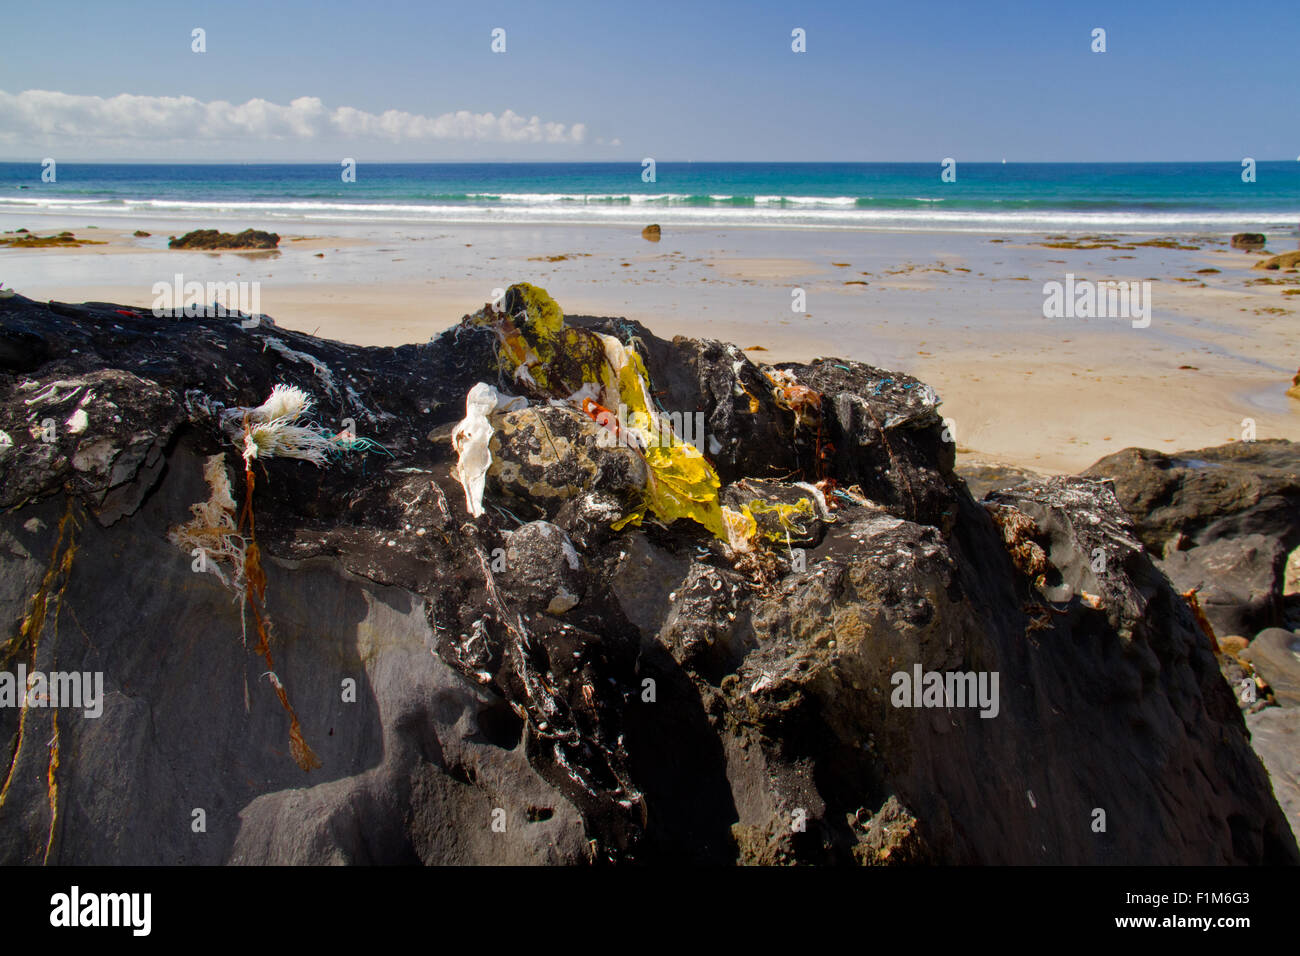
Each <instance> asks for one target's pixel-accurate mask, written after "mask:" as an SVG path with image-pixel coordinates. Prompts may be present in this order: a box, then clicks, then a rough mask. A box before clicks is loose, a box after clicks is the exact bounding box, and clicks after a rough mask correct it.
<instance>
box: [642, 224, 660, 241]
mask: <svg viewBox="0 0 1300 956" xmlns="http://www.w3.org/2000/svg"><path fill="white" fill-rule="evenodd" d="M641 238H642V239H649V240H650V241H651V242H658V241H659V227H658V226H657V225H649V226H646V227H645V228H644V229H642V230H641Z"/></svg>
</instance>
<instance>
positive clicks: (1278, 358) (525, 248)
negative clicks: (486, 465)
mask: <svg viewBox="0 0 1300 956" xmlns="http://www.w3.org/2000/svg"><path fill="white" fill-rule="evenodd" d="M90 224H91V223H90V222H89V221H82V220H74V219H71V218H69V217H67V216H61V217H56V216H33V215H25V216H23V217H22V218H21V219H19V217H16V216H8V217H4V218H0V229H3V230H13V229H15V228H17V227H19V226H24V227H26V228H28V229H31V230H32V231H33V232H36V233H39V234H41V235H49V234H52V233H57V232H60V231H63V230H65V229H66V230H71V231H73V232H74V233H75V234H76V235H77V236H78V237H79V238H92V239H97V240H107V244H106V245H102V246H84V247H82V248H80V249H55V250H50V249H37V250H20V249H0V280H3V281H4V283H5V285H6V286H7V287H10V288H16V289H17V290H18V291H20V292H22V293H23V294H25V295H29V296H31V297H33V298H38V299H60V300H63V301H83V300H100V301H113V302H121V303H125V304H129V305H135V306H139V307H145V308H147V307H149V306H150V305H151V304H152V301H153V292H152V289H153V284H154V283H155V282H160V281H162V282H171V281H172V279H173V276H174V275H175V274H176V273H181V274H182V275H184V277H185V279H187V280H191V279H192V280H198V281H201V282H209V281H212V282H227V281H247V282H256V283H258V290H259V292H260V308H261V311H262V312H264V313H266V314H267V315H270V316H272V317H273V318H274V319H275V321H276V322H277V323H279V324H280V325H282V326H286V327H289V328H294V329H298V330H301V331H304V332H310V333H315V334H318V335H322V336H327V337H330V338H336V339H342V340H344V341H349V342H355V343H358V344H363V345H398V344H402V343H406V342H419V341H426V340H427V339H429V338H430V337H431V336H433V335H436V334H437V333H438V332H439V331H441V330H442V329H444V328H447V327H448V326H450V325H453V324H455V322H457V321H458V320H459V318H460V317H461V316H462V315H463V314H465V313H467V312H470V311H473V310H475V309H477V308H479V307H480V306H481V305H482V304H483V303H484V302H486V301H488V300H489V299H491V298H492V296H493V291H494V290H495V289H497V288H502V287H504V286H506V285H509V284H510V283H511V282H515V281H528V282H533V283H536V284H538V285H541V286H543V287H545V288H546V289H547V290H548V291H549V292H550V293H551V294H552V295H553V296H554V297H555V299H556V300H557V301H558V302H559V303H560V304H561V305H562V306H563V307H564V309H565V311H566V312H569V313H570V314H594V315H616V316H624V317H627V318H631V319H637V320H639V321H641V322H643V323H645V324H646V325H647V326H648V327H649V328H651V329H652V330H653V331H654V332H656V333H657V334H659V335H662V336H671V335H675V334H682V335H691V336H697V337H707V338H718V339H723V340H727V341H734V342H736V343H737V344H739V345H740V346H741V347H742V348H752V347H755V346H761V347H762V349H764V350H765V351H764V350H754V351H751V352H750V353H749V354H750V356H751V357H752V358H753V359H754V360H755V361H760V362H775V361H781V360H806V359H809V358H812V357H815V356H831V355H835V356H840V357H844V358H851V359H858V360H861V361H865V362H869V363H872V364H875V365H879V366H882V367H885V368H890V369H895V370H898V371H903V372H908V373H910V374H914V375H917V376H918V377H920V378H921V379H923V380H925V381H926V382H928V383H930V384H931V385H933V386H934V387H935V388H936V389H937V390H938V392H939V394H940V395H941V396H942V398H943V400H944V404H943V409H942V410H943V413H944V415H945V416H946V417H948V418H949V419H951V422H952V426H953V430H954V432H955V434H956V437H957V443H958V448H959V451H960V453H961V454H962V456H963V457H965V458H969V459H978V460H983V461H991V462H998V463H1003V464H1009V465H1016V466H1021V467H1027V468H1032V469H1035V470H1040V471H1047V472H1067V471H1078V470H1081V469H1082V468H1085V467H1087V466H1088V465H1089V464H1091V463H1092V462H1093V461H1095V460H1096V459H1097V458H1100V457H1101V456H1103V455H1105V454H1109V453H1110V452H1112V451H1117V450H1119V449H1120V448H1124V447H1127V446H1130V445H1141V446H1145V447H1150V448H1157V449H1162V450H1173V449H1186V448H1196V447H1202V446H1207V445H1215V444H1220V443H1222V442H1225V441H1230V440H1239V439H1240V438H1241V437H1242V434H1243V425H1242V422H1243V419H1252V420H1253V422H1254V426H1255V431H1256V435H1257V437H1259V438H1273V437H1279V438H1290V439H1292V440H1300V402H1297V401H1295V400H1292V399H1288V398H1286V396H1285V391H1286V388H1287V387H1288V386H1289V384H1290V378H1291V376H1292V374H1294V372H1295V368H1296V365H1297V364H1300V323H1297V321H1296V318H1297V313H1300V296H1298V295H1285V294H1284V293H1285V291H1286V290H1289V289H1300V275H1296V274H1285V273H1275V272H1263V271H1261V270H1252V269H1251V266H1252V265H1253V264H1254V263H1255V262H1256V261H1257V260H1258V259H1259V258H1260V256H1257V255H1252V254H1247V253H1242V252H1238V251H1236V250H1231V249H1229V248H1228V245H1227V237H1226V236H1215V237H1204V238H1203V239H1201V240H1192V239H1184V240H1183V241H1182V242H1181V243H1180V244H1183V245H1194V246H1197V247H1198V248H1196V249H1172V248H1163V247H1160V246H1147V247H1139V248H1136V249H1133V250H1115V249H1111V248H1102V249H1093V250H1088V249H1072V248H1067V249H1061V248H1050V247H1049V245H1050V243H1048V242H1045V240H1046V237H1044V236H1042V235H1009V234H997V235H991V234H980V233H957V232H951V233H940V232H934V233H897V232H895V233H891V232H883V231H879V232H866V231H857V230H854V231H849V230H844V231H829V230H804V229H725V230H720V229H713V228H696V229H674V230H671V231H667V232H665V233H664V235H663V238H662V240H661V241H660V242H658V243H651V242H648V241H646V240H644V239H642V238H641V236H640V234H639V232H638V231H636V230H629V229H627V228H625V227H616V226H572V225H565V226H522V225H509V226H507V225H501V226H483V225H476V226H449V225H410V226H407V225H394V224H383V225H378V224H376V225H361V224H347V225H342V224H332V223H331V224H329V225H328V226H323V225H321V224H317V223H307V224H303V223H297V224H288V223H257V222H242V221H240V222H204V223H177V222H174V221H162V222H148V221H144V220H141V221H139V222H132V223H129V224H128V225H126V226H124V225H123V223H122V221H121V220H114V221H112V222H105V223H100V224H99V225H100V228H98V229H88V228H87V226H88V225H90ZM249 225H252V226H253V227H255V228H271V229H273V230H275V231H277V232H279V233H280V234H281V236H282V241H281V243H280V249H279V250H277V251H275V252H271V253H220V254H218V253H204V252H189V251H177V250H168V249H166V237H167V236H168V235H172V234H176V235H179V234H181V233H183V232H185V231H188V230H189V229H191V228H200V227H203V228H207V227H214V228H221V229H223V230H226V231H232V230H238V229H242V228H245V227H247V226H249ZM136 228H141V229H144V230H146V231H148V232H150V233H152V236H150V237H149V238H148V239H136V238H134V237H132V235H131V233H132V232H133V231H134V230H135V229H136ZM1143 238H1149V237H1143ZM1294 247H1295V239H1294V238H1290V239H1285V240H1280V241H1276V242H1274V243H1272V244H1271V246H1270V249H1271V251H1274V252H1277V251H1284V250H1286V249H1290V248H1294ZM1206 269H1215V270H1218V271H1217V272H1204V271H1201V270H1206ZM1067 273H1069V274H1073V275H1074V276H1075V277H1076V278H1078V279H1085V278H1086V279H1092V280H1120V281H1126V280H1151V283H1152V284H1151V297H1152V317H1151V323H1150V325H1149V327H1147V328H1134V327H1133V326H1132V324H1131V323H1130V322H1128V321H1127V320H1124V319H1109V318H1108V319H1047V318H1044V316H1043V300H1044V292H1043V285H1044V283H1045V282H1050V281H1062V280H1063V279H1064V277H1065V275H1066V274H1067ZM1260 279H1270V280H1272V282H1271V283H1261V282H1260V281H1259V280H1260ZM800 305H802V308H801V309H799V308H798V306H800ZM1183 366H1191V367H1190V368H1184V367H1183Z"/></svg>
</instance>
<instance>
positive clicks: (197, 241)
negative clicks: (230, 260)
mask: <svg viewBox="0 0 1300 956" xmlns="http://www.w3.org/2000/svg"><path fill="white" fill-rule="evenodd" d="M279 245H280V236H279V234H278V233H274V232H263V231H262V230H260V229H245V230H244V231H243V232H218V231H217V230H216V229H195V230H193V231H192V232H187V233H185V235H183V236H181V237H180V238H179V239H176V238H173V239H170V240H168V242H167V248H169V249H213V250H226V249H274V248H276V247H277V246H279Z"/></svg>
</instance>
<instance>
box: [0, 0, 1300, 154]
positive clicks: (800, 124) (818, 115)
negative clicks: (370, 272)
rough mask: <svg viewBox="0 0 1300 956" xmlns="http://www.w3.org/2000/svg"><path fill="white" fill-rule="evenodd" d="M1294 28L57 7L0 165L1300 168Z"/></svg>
mask: <svg viewBox="0 0 1300 956" xmlns="http://www.w3.org/2000/svg"><path fill="white" fill-rule="evenodd" d="M1289 19H1290V13H1288V12H1287V8H1285V7H1275V8H1273V9H1272V10H1271V11H1270V10H1269V9H1268V8H1264V7H1250V8H1244V7H1239V6H1236V5H1231V4H1226V3H1223V2H1221V0H1220V2H1193V3H1181V4H1175V3H1166V2H1156V3H1137V2H1134V0H1129V2H1124V3H1109V2H1103V3H1088V4H1065V3H1058V2H1041V0H1040V2H1037V3H1029V2H1021V3H1014V2H1012V3H1000V2H996V0H991V2H970V0H966V2H948V0H937V2H926V3H898V2H891V3H875V2H859V3H852V2H844V3H839V2H830V3H766V2H760V3H731V2H713V3H710V2H706V0H699V2H676V0H669V2H663V0H654V2H644V3H635V2H631V3H629V2H604V3H596V2H563V0H557V2H555V3H540V2H528V3H492V2H474V3H464V2H458V3H440V2H428V0H426V2H413V0H395V2H389V3H385V2H382V0H372V2H364V3H358V2H342V0H315V2H310V3H308V2H299V0H261V2H249V0H220V2H195V3H185V2H178V0H157V2H155V0H126V2H121V3H108V2H103V0H88V2H59V0H45V2H42V3H23V4H10V5H8V8H7V9H6V11H5V21H4V28H3V30H4V37H5V54H4V57H3V58H0V91H3V95H0V158H4V159H10V160H32V159H34V158H35V159H38V158H39V157H40V156H44V155H56V156H59V157H60V158H63V159H65V160H68V161H71V160H96V159H122V158H131V159H206V160H215V159H228V160H316V161H337V159H338V158H339V157H341V156H354V157H356V158H357V159H359V160H361V161H369V162H374V161H382V160H413V161H414V160H421V161H434V160H489V159H528V160H631V161H639V160H640V159H641V158H642V157H645V156H653V157H655V158H656V159H658V160H660V161H670V160H748V161H777V160H784V161H792V160H845V161H853V160H861V161H895V160H896V161H934V162H937V161H938V160H939V159H941V158H942V157H945V156H953V157H955V158H957V159H959V160H962V161H967V162H969V161H982V160H998V159H1001V158H1003V157H1007V158H1008V159H1010V160H1012V161H1105V160H1113V161H1122V160H1171V161H1172V160H1198V159H1206V160H1208V159H1229V160H1232V159H1239V158H1240V157H1242V156H1253V157H1255V158H1257V159H1294V158H1295V157H1297V156H1300V96H1298V95H1297V94H1298V93H1300V90H1298V89H1297V87H1298V86H1300V79H1298V77H1297V71H1296V58H1297V52H1296V46H1295V42H1296V36H1297V33H1296V29H1295V27H1294V24H1293V23H1290V22H1287V21H1288V20H1289ZM195 27H202V28H203V29H204V30H205V31H206V42H207V52H206V53H203V54H197V53H194V52H192V51H191V30H192V29H193V28H195ZM496 27H500V28H503V29H504V30H505V31H506V52H505V53H504V54H494V53H492V52H491V49H490V44H491V31H492V30H493V28H496ZM795 27H802V28H803V29H805V30H806V31H807V52H806V53H802V54H796V53H793V52H792V51H791V49H790V44H791V38H790V31H791V30H792V29H793V28H795ZM1094 27H1102V28H1104V29H1105V30H1106V31H1107V35H1106V40H1107V52H1105V53H1093V52H1092V51H1091V50H1090V44H1091V31H1092V29H1093V28H1094ZM28 91H48V92H49V93H54V94H61V95H60V96H54V97H51V96H48V95H37V94H32V93H29V92H28ZM119 94H130V95H131V96H132V97H134V98H133V99H130V100H116V101H115V100H112V99H111V98H112V97H115V96H118V95H119ZM88 97H93V98H100V99H87V98H88ZM159 97H170V98H175V97H188V98H191V99H186V100H178V101H166V100H158V99H155V98H159ZM300 98H306V99H300ZM256 100H265V101H269V104H271V106H270V107H263V106H261V105H259V104H256V103H254V105H253V106H252V107H248V106H247V104H248V103H249V101H256ZM295 100H297V101H298V104H297V105H296V106H293V107H291V106H290V104H291V103H293V102H294V101H295ZM222 103H228V104H230V107H229V108H226V107H222V106H221V105H220V104H222ZM212 104H217V105H216V106H213V105H212ZM340 109H347V110H352V111H359V112H345V113H340V112H339V111H340ZM387 111H397V112H396V114H394V115H391V116H390V117H389V118H388V120H387V121H386V122H385V121H384V120H381V119H380V116H381V115H382V114H384V113H385V112H387ZM460 111H464V113H463V114H462V115H461V116H460V117H459V119H455V118H447V116H446V114H456V113H458V112H460ZM506 111H510V112H511V113H512V114H514V117H515V118H509V117H508V118H507V119H506V120H502V119H501V117H502V114H503V113H505V112H506ZM486 114H491V116H487V115H486ZM439 117H443V119H442V120H441V121H439V120H438V118H439ZM532 117H537V119H538V123H537V124H531V125H530V122H529V121H530V120H531V118H532ZM548 124H549V125H548Z"/></svg>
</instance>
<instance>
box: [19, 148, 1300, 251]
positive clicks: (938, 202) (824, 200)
mask: <svg viewBox="0 0 1300 956" xmlns="http://www.w3.org/2000/svg"><path fill="white" fill-rule="evenodd" d="M341 172H342V169H341V167H339V166H330V165H306V164H304V165H215V164H214V165H143V164H75V163H67V164H60V165H59V166H58V167H57V170H56V174H57V181H56V182H53V183H45V182H42V181H41V167H40V165H38V164H35V163H0V212H20V211H21V210H23V209H31V210H33V211H37V210H48V211H54V212H74V211H83V212H87V213H94V214H96V215H108V216H113V215H121V216H124V217H130V216H135V217H138V216H141V215H167V214H170V215H174V216H177V217H181V218H202V217H203V216H217V215H227V216H230V215H235V216H240V215H242V216H249V217H253V216H255V217H257V218H258V219H259V220H268V219H269V220H277V219H283V220H285V221H289V222H331V221H333V222H340V221H341V222H382V221H396V222H431V223H439V222H445V223H457V222H460V223H482V222H530V223H548V222H550V223H620V224H621V223H638V224H644V223H647V222H651V221H655V222H669V223H675V224H682V225H692V224H693V225H706V226H707V225H718V226H787V227H788V226H795V227H818V228H860V229H862V228H865V229H907V230H917V229H922V230H924V229H936V230H949V229H957V230H978V231H987V230H1002V231H1009V232H1015V231H1024V232H1044V231H1061V232H1090V231H1101V232H1151V233H1182V232H1204V231H1213V232H1224V231H1239V230H1252V231H1263V232H1273V233H1284V234H1295V233H1296V230H1297V226H1298V225H1300V162H1261V163H1259V164H1257V167H1256V181H1255V182H1253V183H1246V182H1243V181H1242V166H1241V164H1240V163H1239V162H1220V163H1034V164H1026V163H1005V164H1004V163H958V164H957V166H956V181H955V182H943V181H942V180H941V178H940V173H941V167H940V164H938V163H924V164H919V163H659V164H657V166H656V168H655V170H654V173H655V178H654V181H653V182H647V181H645V179H644V178H643V166H642V165H641V164H637V163H439V164H366V163H362V164H360V165H359V166H357V169H356V182H352V183H345V182H343V181H342V178H341V175H340V173H341Z"/></svg>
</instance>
